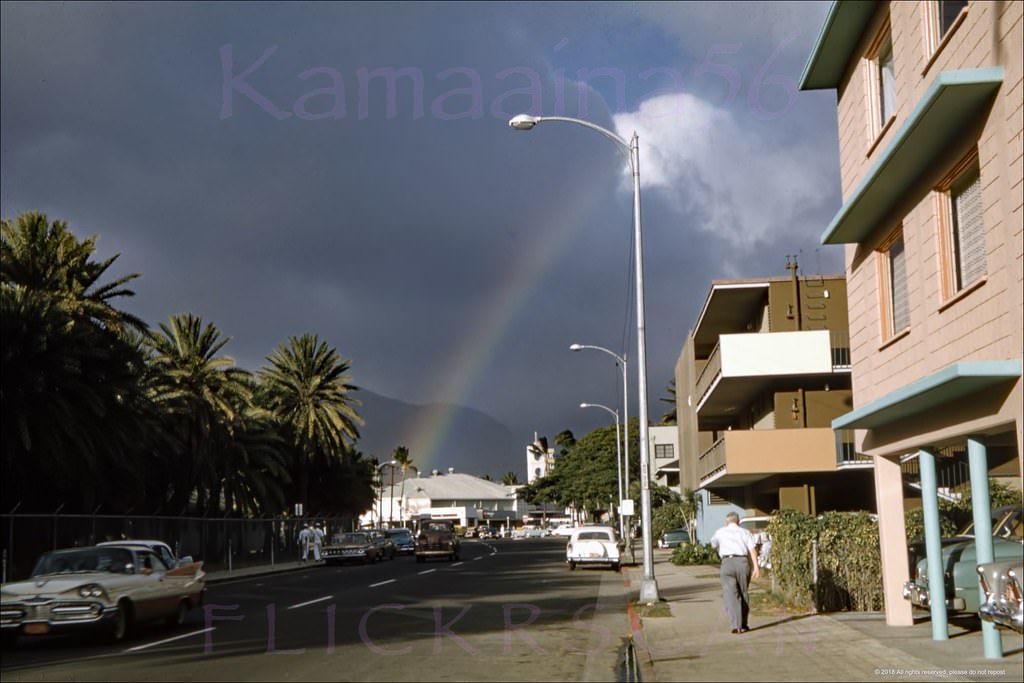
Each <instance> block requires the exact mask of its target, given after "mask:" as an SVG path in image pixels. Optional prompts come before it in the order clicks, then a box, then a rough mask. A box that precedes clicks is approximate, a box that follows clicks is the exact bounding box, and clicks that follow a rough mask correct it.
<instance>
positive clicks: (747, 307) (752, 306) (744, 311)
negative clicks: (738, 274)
mask: <svg viewBox="0 0 1024 683" xmlns="http://www.w3.org/2000/svg"><path fill="white" fill-rule="evenodd" d="M768 284H769V283H768V282H767V281H763V282H736V283H723V284H712V285H711V291H709V292H708V297H707V299H705V300H704V308H703V309H701V312H700V316H698V318H697V325H696V327H694V329H693V345H694V349H695V350H696V353H697V357H698V358H703V357H706V356H707V355H708V354H709V353H711V350H712V349H714V348H715V344H717V343H718V337H719V336H720V335H722V334H730V333H734V332H749V331H750V330H748V329H747V327H746V326H747V324H748V323H749V322H750V318H751V316H752V315H753V313H754V311H755V310H757V308H759V307H760V306H761V303H762V302H763V301H764V298H765V296H766V292H767V291H768Z"/></svg>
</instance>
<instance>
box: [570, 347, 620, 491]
mask: <svg viewBox="0 0 1024 683" xmlns="http://www.w3.org/2000/svg"><path fill="white" fill-rule="evenodd" d="M583 349H594V350H596V351H604V352H605V353H607V354H608V355H609V356H611V357H612V358H614V359H615V360H616V361H618V363H619V365H621V366H622V425H623V428H622V459H623V477H622V481H624V482H625V484H624V487H623V488H624V491H620V492H619V494H620V495H619V499H620V501H621V499H622V498H623V497H626V498H628V497H629V373H628V372H627V369H626V368H627V364H626V354H622V355H621V356H620V355H619V354H617V353H615V352H614V351H611V350H609V349H606V348H604V347H603V346H592V345H590V344H573V345H571V346H570V347H569V350H570V351H582V350H583ZM623 494H624V495H623Z"/></svg>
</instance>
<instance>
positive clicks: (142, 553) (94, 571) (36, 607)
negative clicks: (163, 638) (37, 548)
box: [0, 545, 206, 644]
mask: <svg viewBox="0 0 1024 683" xmlns="http://www.w3.org/2000/svg"><path fill="white" fill-rule="evenodd" d="M204 576H205V574H204V573H203V570H202V563H201V562H193V563H190V564H188V565H186V566H184V567H174V568H172V567H168V566H167V565H166V564H164V561H163V560H161V559H160V557H159V556H157V554H156V553H154V552H153V551H152V550H150V549H148V548H144V547H140V546H137V545H124V546H118V545H106V546H94V547H88V548H71V549H68V550H54V551H51V552H48V553H44V554H43V555H42V556H41V557H40V558H39V560H38V561H37V562H36V565H35V568H34V569H33V570H32V575H31V576H30V578H29V579H28V580H26V581H16V582H12V583H6V584H4V585H3V586H2V588H0V631H2V633H3V639H4V642H5V644H13V642H14V641H15V640H16V639H17V638H18V637H19V636H22V635H26V636H37V635H44V634H48V633H58V632H64V631H71V630H76V629H105V630H106V632H107V634H108V635H109V637H110V638H111V639H112V640H115V641H119V640H122V639H124V638H125V636H126V635H128V634H129V633H130V632H131V629H132V628H133V627H134V626H135V625H136V624H140V623H143V622H148V621H156V620H160V619H163V620H165V621H166V622H167V623H168V624H169V625H179V624H181V623H182V622H184V620H185V617H186V615H187V614H188V611H189V610H190V609H192V608H194V607H198V606H200V605H202V604H203V598H204V593H205V590H206V582H205V580H204Z"/></svg>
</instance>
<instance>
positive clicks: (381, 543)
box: [369, 529, 398, 560]
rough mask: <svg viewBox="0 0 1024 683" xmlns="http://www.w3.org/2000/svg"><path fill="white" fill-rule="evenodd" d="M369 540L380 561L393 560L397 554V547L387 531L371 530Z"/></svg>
mask: <svg viewBox="0 0 1024 683" xmlns="http://www.w3.org/2000/svg"><path fill="white" fill-rule="evenodd" d="M369 534H370V540H371V541H373V543H374V545H376V546H377V552H378V555H377V557H379V558H380V559H381V560H393V559H395V555H397V554H398V547H397V546H396V545H395V542H394V541H393V540H392V539H391V536H389V535H388V530H387V529H371V530H370V532H369Z"/></svg>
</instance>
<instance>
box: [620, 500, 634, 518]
mask: <svg viewBox="0 0 1024 683" xmlns="http://www.w3.org/2000/svg"><path fill="white" fill-rule="evenodd" d="M619 514H620V515H622V516H623V517H632V516H633V499H632V498H623V499H622V500H620V501H619Z"/></svg>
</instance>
